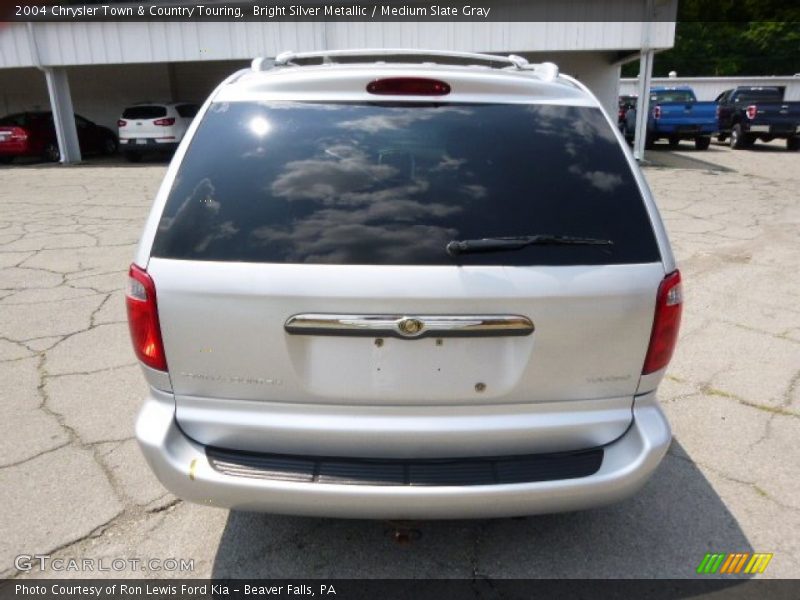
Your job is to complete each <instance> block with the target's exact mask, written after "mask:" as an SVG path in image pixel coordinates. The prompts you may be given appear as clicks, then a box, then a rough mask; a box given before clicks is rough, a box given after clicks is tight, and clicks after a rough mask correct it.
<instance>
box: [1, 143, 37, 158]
mask: <svg viewBox="0 0 800 600" xmlns="http://www.w3.org/2000/svg"><path fill="white" fill-rule="evenodd" d="M33 155H36V151H35V148H34V147H33V146H32V145H31V144H30V142H28V141H27V140H26V141H24V142H17V141H13V142H12V141H6V142H3V143H2V144H0V156H33Z"/></svg>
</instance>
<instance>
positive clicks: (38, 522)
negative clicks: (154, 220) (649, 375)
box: [0, 143, 800, 578]
mask: <svg viewBox="0 0 800 600" xmlns="http://www.w3.org/2000/svg"><path fill="white" fill-rule="evenodd" d="M649 156H650V158H651V160H652V161H653V164H652V165H651V166H648V167H646V169H645V173H646V176H647V179H648V181H649V182H650V185H651V187H652V188H653V191H654V193H655V196H656V198H657V201H658V203H659V205H660V207H661V210H662V212H663V215H664V217H665V220H666V224H667V228H668V230H669V233H670V236H671V239H672V242H673V246H674V250H675V253H676V256H677V258H678V262H679V265H680V268H681V270H682V273H683V277H684V281H685V283H684V289H685V296H686V304H685V310H684V322H683V328H682V332H681V341H680V345H679V348H678V351H677V354H676V357H675V359H674V361H673V363H672V365H671V366H670V368H669V373H668V375H667V378H666V380H665V382H664V384H663V385H662V387H661V390H660V399H661V401H662V403H663V406H664V408H665V410H666V412H667V414H668V416H669V419H670V421H671V423H672V426H673V431H674V436H675V439H674V442H673V445H672V447H671V449H670V452H669V454H668V455H667V457H666V459H665V460H664V462H663V464H662V465H661V467H660V468H659V470H658V471H657V473H656V474H655V476H654V477H653V479H652V480H651V481H650V482H649V483H648V484H647V486H646V487H645V488H644V489H643V490H642V491H641V492H640V493H639V494H638V495H636V496H635V497H633V498H631V499H629V500H627V501H625V502H622V503H620V504H617V505H614V506H610V507H606V508H600V509H595V510H590V511H585V512H579V513H571V514H559V515H545V516H538V517H530V518H527V519H501V520H486V521H473V522H470V521H438V522H424V523H418V524H415V525H414V527H416V528H417V529H419V531H420V533H421V537H420V538H419V539H418V540H416V541H414V542H412V543H411V544H410V545H408V546H399V545H397V544H395V543H394V542H392V541H391V540H390V539H389V537H388V536H387V532H388V531H389V530H390V525H389V524H387V523H382V522H373V521H345V520H329V519H309V518H294V517H284V516H271V515H263V514H248V513H238V512H229V511H226V510H221V509H215V508H208V507H203V506H197V505H192V504H189V503H186V502H182V501H179V500H177V499H176V498H174V497H173V496H171V495H170V494H168V493H167V492H166V491H165V490H164V489H163V488H162V487H161V485H160V484H159V483H158V482H157V481H156V480H155V478H154V477H153V476H152V475H151V474H150V472H149V470H148V468H147V467H146V465H145V463H144V461H143V459H142V457H141V455H140V453H139V450H138V448H137V446H136V442H135V440H134V439H133V437H132V436H133V423H134V418H135V415H136V412H137V409H138V406H139V403H140V399H141V397H142V396H143V394H144V393H145V385H144V380H143V378H142V376H141V374H140V372H139V368H138V366H137V365H136V363H135V360H134V357H133V354H132V351H131V349H130V347H129V341H128V333H127V325H126V323H125V314H124V301H123V292H122V287H123V285H124V281H125V273H126V270H127V267H128V265H129V263H130V261H131V258H132V256H133V252H134V248H135V244H136V240H137V237H138V235H139V233H140V231H141V228H142V226H143V223H144V219H145V216H146V214H147V212H148V209H149V206H150V203H151V199H152V198H153V196H154V194H155V191H156V188H157V186H158V184H159V182H160V180H161V178H162V176H163V174H164V171H165V168H166V165H164V164H158V163H155V164H153V163H150V164H143V165H136V166H131V165H123V164H120V163H115V162H102V161H99V162H92V163H87V164H83V165H79V166H74V167H60V166H52V165H36V164H28V165H22V166H12V167H3V168H0V381H1V382H2V385H0V398H1V399H2V407H3V411H4V414H3V418H2V419H0V504H2V506H3V510H2V511H0V528H1V529H2V532H3V535H2V537H0V575H2V576H5V577H28V576H34V577H42V576H90V575H92V574H91V573H78V572H53V571H48V572H45V573H41V572H38V571H36V570H34V571H32V572H31V573H24V572H19V571H17V570H16V569H15V567H14V557H15V556H17V555H19V554H49V555H51V556H52V557H58V558H67V559H68V558H78V559H82V558H85V557H88V558H95V559H99V558H103V559H104V560H105V561H106V563H110V561H111V560H112V559H114V558H126V559H127V558H145V559H146V558H160V559H165V558H185V559H193V560H194V570H193V571H190V572H181V573H171V572H164V571H148V572H142V571H133V570H131V569H126V570H124V571H121V572H119V573H116V572H106V573H99V574H98V573H96V574H95V575H103V576H118V575H128V576H142V575H145V576H149V577H160V576H175V575H178V576H194V577H208V576H214V577H245V576H246V577H259V576H263V577H301V576H302V577H487V578H496V577H601V578H603V577H692V576H694V570H695V568H696V566H697V564H698V563H699V562H700V560H701V559H702V557H703V555H704V554H705V552H773V553H774V554H775V556H774V558H773V560H772V562H771V563H770V565H769V567H768V569H767V571H766V573H765V574H764V575H763V576H764V577H800V444H798V440H800V383H798V382H800V277H798V272H797V270H798V265H800V200H799V198H798V194H797V190H798V188H799V187H800V156H799V155H798V154H797V153H787V152H785V151H784V150H783V146H782V145H778V144H777V143H773V144H770V145H758V146H757V149H756V150H753V151H741V152H734V151H731V150H729V149H728V148H726V147H722V146H718V145H712V147H711V148H710V149H709V150H708V151H707V152H694V151H691V150H689V148H688V146H687V148H686V150H684V151H682V152H676V153H673V152H669V153H668V152H665V151H660V152H659V151H656V152H652V153H650V155H649ZM698 159H700V160H699V161H698Z"/></svg>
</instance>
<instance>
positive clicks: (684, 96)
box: [650, 90, 695, 102]
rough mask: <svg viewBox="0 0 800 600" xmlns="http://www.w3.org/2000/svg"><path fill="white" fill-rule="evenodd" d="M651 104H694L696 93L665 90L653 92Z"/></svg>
mask: <svg viewBox="0 0 800 600" xmlns="http://www.w3.org/2000/svg"><path fill="white" fill-rule="evenodd" d="M650 101H651V102H694V101H695V97H694V93H693V92H690V91H689V90H664V91H657V92H653V93H652V94H651V95H650Z"/></svg>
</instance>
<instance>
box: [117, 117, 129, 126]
mask: <svg viewBox="0 0 800 600" xmlns="http://www.w3.org/2000/svg"><path fill="white" fill-rule="evenodd" d="M127 124H128V122H127V121H125V120H123V119H118V120H117V127H125V125H127Z"/></svg>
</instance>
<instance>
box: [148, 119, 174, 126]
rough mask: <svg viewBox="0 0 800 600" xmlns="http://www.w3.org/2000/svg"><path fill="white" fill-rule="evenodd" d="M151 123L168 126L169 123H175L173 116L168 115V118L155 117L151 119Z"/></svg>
mask: <svg viewBox="0 0 800 600" xmlns="http://www.w3.org/2000/svg"><path fill="white" fill-rule="evenodd" d="M153 125H161V126H163V127H169V126H170V125H175V119H174V118H173V117H169V118H168V119H156V120H155V121H153Z"/></svg>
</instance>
